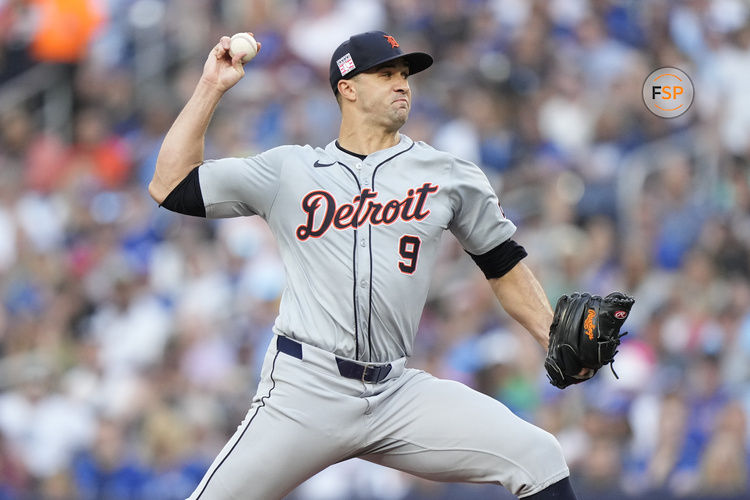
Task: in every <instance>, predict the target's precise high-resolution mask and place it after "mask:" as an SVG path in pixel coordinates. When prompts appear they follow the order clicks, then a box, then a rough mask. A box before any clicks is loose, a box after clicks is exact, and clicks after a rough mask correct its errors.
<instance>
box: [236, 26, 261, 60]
mask: <svg viewBox="0 0 750 500" xmlns="http://www.w3.org/2000/svg"><path fill="white" fill-rule="evenodd" d="M243 53H244V54H245V55H244V56H243V57H242V64H245V63H247V62H249V61H250V60H251V59H252V58H253V57H255V54H257V53H258V43H257V42H256V41H255V38H253V37H251V36H250V35H249V34H247V33H235V34H234V35H232V38H231V39H230V40H229V55H230V56H232V57H234V56H236V55H237V54H243Z"/></svg>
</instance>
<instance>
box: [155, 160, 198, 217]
mask: <svg viewBox="0 0 750 500" xmlns="http://www.w3.org/2000/svg"><path fill="white" fill-rule="evenodd" d="M198 168H199V167H195V168H194V169H193V170H191V171H190V173H189V174H187V176H185V178H184V179H182V182H180V183H179V184H178V185H177V187H175V188H174V189H173V190H172V192H171V193H169V195H168V196H167V198H166V199H165V200H164V201H163V202H162V204H161V206H162V207H164V208H166V209H167V210H171V211H172V212H177V213H180V214H185V215H194V216H196V217H205V216H206V206H205V205H204V204H203V193H201V183H200V179H199V177H198Z"/></svg>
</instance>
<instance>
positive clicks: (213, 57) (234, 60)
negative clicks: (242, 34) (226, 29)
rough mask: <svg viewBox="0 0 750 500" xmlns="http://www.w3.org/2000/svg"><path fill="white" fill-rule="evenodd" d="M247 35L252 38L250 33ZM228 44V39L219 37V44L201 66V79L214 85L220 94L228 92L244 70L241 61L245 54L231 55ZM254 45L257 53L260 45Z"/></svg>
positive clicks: (240, 77) (243, 74)
mask: <svg viewBox="0 0 750 500" xmlns="http://www.w3.org/2000/svg"><path fill="white" fill-rule="evenodd" d="M249 34H250V36H253V35H252V33H249ZM230 43H231V38H230V37H228V36H223V37H221V39H220V40H219V43H217V44H216V45H215V46H214V47H213V49H212V50H211V53H210V54H209V55H208V58H207V59H206V63H205V64H204V66H203V76H202V78H203V79H204V80H205V81H207V82H209V83H211V84H212V85H215V86H216V87H217V88H218V89H219V90H220V91H222V92H225V91H227V90H229V89H230V88H231V87H233V86H234V85H235V84H236V83H237V82H238V81H240V79H242V77H243V76H245V68H244V67H243V63H242V60H243V58H245V59H246V56H247V54H246V53H245V52H239V53H234V54H232V53H231V52H230ZM256 43H257V51H258V52H259V51H260V47H261V44H260V42H256Z"/></svg>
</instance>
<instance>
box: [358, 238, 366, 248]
mask: <svg viewBox="0 0 750 500" xmlns="http://www.w3.org/2000/svg"><path fill="white" fill-rule="evenodd" d="M359 246H361V247H366V246H367V242H366V241H365V240H364V239H362V240H360V241H359Z"/></svg>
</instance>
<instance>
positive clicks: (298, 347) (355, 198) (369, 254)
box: [149, 31, 632, 500]
mask: <svg viewBox="0 0 750 500" xmlns="http://www.w3.org/2000/svg"><path fill="white" fill-rule="evenodd" d="M229 40H230V39H229V37H222V38H221V40H220V41H219V43H218V44H217V45H216V46H215V47H214V48H213V49H212V51H211V53H210V55H209V56H208V59H207V60H206V63H205V66H204V70H203V74H202V76H201V78H200V81H199V82H198V84H197V86H196V88H195V92H194V93H193V95H192V97H191V98H190V99H189V101H188V102H187V104H186V105H185V107H184V109H183V110H182V112H181V113H180V115H179V116H178V117H177V119H176V120H175V122H174V124H173V125H172V127H171V128H170V130H169V132H168V133H167V135H166V137H165V139H164V143H163V145H162V148H161V151H160V153H159V157H158V160H157V164H156V171H155V173H154V177H153V180H152V181H151V184H150V186H149V192H150V193H151V195H152V197H153V198H154V199H155V200H156V201H157V202H158V203H159V204H160V205H161V206H163V207H165V208H167V209H169V210H173V211H176V212H179V213H183V214H188V215H194V216H200V217H237V216H251V215H258V216H260V217H262V218H263V219H264V220H265V221H266V222H267V223H268V225H269V227H270V228H271V230H272V231H273V234H274V235H275V238H276V241H277V243H278V248H279V252H280V254H281V257H282V259H283V262H284V266H285V269H286V273H287V286H286V289H285V290H284V292H283V295H282V299H281V304H280V307H279V315H278V318H277V319H276V322H275V325H274V333H275V337H274V339H273V341H272V343H271V345H270V346H269V347H268V351H267V353H266V356H265V361H264V364H263V368H262V374H261V380H260V383H259V386H258V391H257V394H256V395H255V397H254V398H253V400H252V404H251V406H250V409H249V411H248V413H247V416H246V418H245V419H244V420H243V422H242V423H241V424H240V425H239V427H238V429H237V431H236V433H235V434H234V436H233V437H232V438H231V439H230V440H229V442H228V443H227V444H226V446H225V447H224V448H223V449H222V450H221V452H220V453H219V455H218V456H217V457H216V460H215V461H214V463H213V464H212V465H211V467H210V469H209V470H208V471H207V473H206V475H205V476H204V477H203V479H202V480H201V482H200V484H198V486H197V487H196V489H195V491H194V493H193V494H192V495H191V497H190V499H191V500H228V499H243V500H244V499H258V500H268V499H273V498H282V497H283V496H285V495H286V494H287V493H289V492H290V491H292V490H293V489H294V488H295V487H296V486H297V485H299V484H300V483H302V482H303V481H305V480H306V479H307V478H309V477H311V476H312V475H314V474H316V473H317V472H319V471H321V470H322V469H324V468H326V467H328V466H329V465H332V464H334V463H337V462H340V461H343V460H347V459H349V458H353V457H359V458H362V459H365V460H369V461H372V462H375V463H378V464H381V465H384V466H387V467H393V468H396V469H399V470H402V471H406V472H408V473H411V474H414V475H417V476H420V477H423V478H428V479H432V480H437V481H465V482H478V483H495V484H498V485H502V486H504V487H505V488H507V489H508V490H510V491H511V492H512V493H514V494H515V495H517V496H519V497H522V498H531V499H549V498H555V499H567V500H569V499H574V498H575V495H574V493H573V491H572V488H571V486H570V483H569V480H568V476H569V471H568V467H567V466H566V464H565V460H564V459H563V455H562V452H561V449H560V446H559V444H558V442H557V440H556V439H555V438H554V437H553V436H552V435H551V434H549V433H547V432H545V431H544V430H542V429H540V428H538V427H535V426H534V425H532V424H530V423H528V422H526V421H524V420H522V419H520V418H518V417H517V416H515V415H514V414H513V413H511V412H510V411H509V410H508V408H506V407H505V406H504V405H503V404H501V403H500V402H498V401H496V400H494V399H493V398H491V397H488V396H486V395H483V394H480V393H478V392H476V391H474V390H472V389H470V388H468V387H466V386H464V385H462V384H460V383H457V382H454V381H449V380H441V379H438V378H435V377H433V376H432V375H430V374H429V373H426V372H424V371H421V370H416V369H413V368H409V367H407V360H408V358H409V356H410V355H411V354H412V346H413V342H414V335H415V332H416V331H417V324H418V321H419V318H420V315H421V312H422V308H423V307H424V303H425V300H426V296H427V289H428V284H429V279H430V274H431V270H432V268H433V264H434V261H435V258H436V250H437V248H438V240H439V239H440V236H441V234H442V232H443V231H445V230H449V231H450V232H451V233H453V235H454V236H455V237H456V238H457V239H458V241H459V242H460V243H461V245H462V246H463V248H464V249H465V250H466V252H468V253H469V254H470V255H471V257H472V258H473V259H474V261H475V262H476V264H477V265H478V266H479V267H480V268H481V270H482V271H483V272H484V274H485V275H486V277H487V279H488V280H489V284H490V286H491V287H492V290H493V291H494V293H495V294H496V296H497V298H498V299H499V301H500V302H501V304H502V305H503V307H504V308H505V310H506V311H507V312H508V313H509V314H510V315H511V316H512V317H513V318H514V319H515V320H517V321H518V322H520V323H521V324H522V325H523V326H524V327H525V328H526V329H527V330H528V331H529V333H530V334H531V335H532V336H533V337H534V338H535V339H536V340H537V341H538V342H539V344H540V345H541V346H542V347H543V348H545V349H547V347H548V344H549V346H550V348H549V350H548V355H547V361H546V362H545V366H546V368H547V371H548V373H549V375H550V379H551V381H552V383H553V384H555V385H557V386H558V387H565V386H567V385H569V384H572V383H578V382H581V381H583V380H586V379H587V378H590V377H591V376H593V374H594V373H595V372H596V370H597V369H599V368H600V367H601V366H603V365H604V364H607V363H611V361H612V359H613V358H614V354H615V352H616V347H617V345H618V344H619V336H620V335H619V329H620V327H621V326H622V323H623V321H624V320H625V317H626V316H627V313H628V311H629V310H630V306H631V305H632V299H630V298H629V297H627V296H624V295H621V294H615V295H614V296H608V297H606V298H601V297H596V296H595V297H592V296H590V295H588V294H575V295H573V296H571V297H565V300H564V301H561V302H560V303H558V307H557V310H556V311H554V312H553V310H552V309H551V307H550V305H549V302H548V300H547V298H546V296H545V295H544V292H543V290H542V287H541V286H540V285H539V283H538V282H537V280H536V279H535V278H534V276H533V275H532V273H531V272H530V271H529V269H528V267H527V266H526V265H525V264H524V263H523V262H521V261H522V259H523V258H524V257H525V256H526V251H525V250H524V248H523V247H522V246H520V245H519V244H518V243H516V242H515V241H514V240H513V239H512V236H513V234H514V232H515V230H516V227H515V226H514V225H513V223H512V222H511V221H510V220H508V219H507V218H506V217H505V216H504V214H503V212H502V211H501V209H500V207H499V204H498V199H497V196H496V195H495V193H494V191H493V189H492V188H491V186H490V184H489V182H488V180H487V178H486V177H485V175H484V174H483V173H482V171H481V170H480V169H479V168H478V167H477V166H476V165H473V164H472V163H470V162H467V161H464V160H461V159H460V158H456V157H455V156H452V155H450V154H448V153H444V152H441V151H437V150H435V149H434V148H432V147H431V146H429V145H428V144H425V143H422V142H414V141H413V140H411V139H410V138H409V137H406V136H405V135H402V134H400V133H399V130H400V129H401V127H402V126H403V125H404V123H405V122H406V120H407V117H408V116H409V110H410V108H411V104H412V94H411V90H410V87H409V78H410V77H411V76H412V75H414V74H416V73H419V72H421V71H423V70H425V69H427V68H428V67H429V66H430V65H431V64H432V57H431V56H429V55H428V54H425V53H421V52H411V53H405V52H404V51H402V49H401V47H400V46H399V43H398V41H397V40H396V39H395V38H394V37H393V36H391V35H389V34H387V33H383V32H380V31H375V32H368V33H362V34H359V35H355V36H352V37H351V38H349V39H348V40H346V41H344V42H343V43H342V44H341V45H340V46H339V47H338V48H337V49H336V51H335V52H334V53H333V56H332V57H331V63H330V84H331V89H332V90H333V93H334V95H335V98H336V100H337V102H338V104H339V107H340V108H341V128H340V132H339V136H338V138H337V139H336V140H334V141H332V142H331V143H330V144H328V145H327V146H325V147H323V148H320V147H311V146H295V145H287V146H280V147H277V148H275V149H271V150H269V151H266V152H263V153H261V154H258V155H256V156H252V157H249V158H224V159H218V160H205V159H204V157H203V144H204V135H205V132H206V129H207V127H208V124H209V122H210V120H211V116H212V113H213V111H214V109H215V108H216V105H217V104H218V102H219V100H220V99H221V97H222V96H223V95H224V93H225V92H227V91H228V90H229V89H230V88H231V87H232V86H233V85H235V84H236V83H237V82H238V81H239V80H240V79H241V78H242V76H243V75H244V70H243V66H242V64H241V59H240V57H241V55H238V54H235V55H234V57H232V56H231V55H230V54H229ZM553 320H554V321H553ZM467 409H471V411H467Z"/></svg>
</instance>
